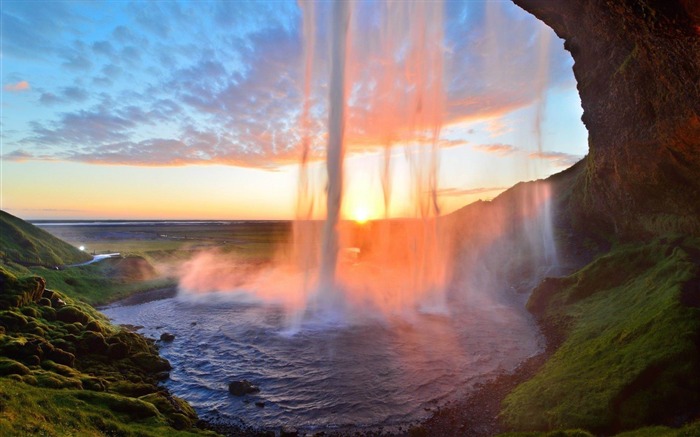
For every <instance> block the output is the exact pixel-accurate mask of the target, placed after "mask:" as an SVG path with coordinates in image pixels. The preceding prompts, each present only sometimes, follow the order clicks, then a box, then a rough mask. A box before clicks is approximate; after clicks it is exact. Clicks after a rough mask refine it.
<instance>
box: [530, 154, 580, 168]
mask: <svg viewBox="0 0 700 437" xmlns="http://www.w3.org/2000/svg"><path fill="white" fill-rule="evenodd" d="M528 156H529V157H530V158H531V159H544V160H547V161H550V162H552V164H554V165H556V166H557V167H571V166H572V165H574V164H576V163H577V162H579V161H580V160H581V158H583V157H582V156H580V155H571V154H569V153H564V152H534V153H530V154H529V155H528Z"/></svg>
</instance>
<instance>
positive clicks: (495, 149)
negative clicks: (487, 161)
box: [473, 144, 518, 156]
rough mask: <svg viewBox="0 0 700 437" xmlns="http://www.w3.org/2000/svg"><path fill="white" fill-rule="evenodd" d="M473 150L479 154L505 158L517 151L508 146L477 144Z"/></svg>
mask: <svg viewBox="0 0 700 437" xmlns="http://www.w3.org/2000/svg"><path fill="white" fill-rule="evenodd" d="M473 149H474V150H479V151H481V152H487V153H495V154H496V155H498V156H506V155H510V154H511V153H513V152H515V151H517V150H518V148H517V147H515V146H511V145H510V144H479V145H476V146H473Z"/></svg>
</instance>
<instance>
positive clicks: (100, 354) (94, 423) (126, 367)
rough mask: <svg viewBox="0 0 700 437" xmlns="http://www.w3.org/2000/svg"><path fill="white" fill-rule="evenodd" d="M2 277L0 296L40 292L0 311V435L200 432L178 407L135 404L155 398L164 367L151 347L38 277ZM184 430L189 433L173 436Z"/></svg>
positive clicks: (166, 365) (2, 272)
mask: <svg viewBox="0 0 700 437" xmlns="http://www.w3.org/2000/svg"><path fill="white" fill-rule="evenodd" d="M0 279H2V280H3V284H5V285H7V287H4V288H3V289H2V291H0V295H5V294H7V295H21V294H22V293H23V290H25V289H26V288H27V287H26V286H27V284H29V285H30V287H29V288H31V287H33V286H34V285H37V286H38V288H31V292H32V299H30V300H29V301H25V300H22V299H20V300H17V301H16V302H19V303H20V307H13V306H10V307H8V308H6V309H4V310H0V321H2V323H3V325H2V326H3V328H2V329H3V331H2V333H0V435H2V436H5V435H8V436H13V435H81V436H83V435H88V436H89V435H95V436H97V435H105V434H108V435H126V436H132V435H133V436H150V435H192V433H199V431H198V430H196V429H194V428H192V426H193V424H194V423H195V422H196V421H197V417H196V414H194V411H193V410H192V409H191V408H190V407H189V406H188V405H186V404H185V403H184V402H182V401H178V402H181V403H182V405H179V406H178V407H177V408H176V407H173V408H172V409H169V410H167V411H166V410H164V411H165V412H163V413H161V412H160V411H159V409H158V408H157V407H156V406H154V405H153V403H150V402H148V401H145V400H143V399H138V397H139V396H144V395H150V394H154V393H159V392H161V391H162V390H163V389H161V388H159V387H158V386H157V382H158V380H159V378H161V377H162V375H163V372H164V371H167V370H169V369H170V365H169V363H168V362H167V361H166V360H164V359H162V358H160V357H159V356H158V353H157V350H156V348H155V345H154V342H153V341H148V340H146V339H145V338H143V337H142V336H140V335H137V334H135V333H132V332H127V331H124V330H122V329H120V328H117V327H114V326H112V325H110V324H109V323H108V322H107V321H106V319H105V318H104V317H103V316H102V315H101V314H99V313H98V312H97V311H95V310H94V309H93V308H91V307H90V306H88V305H86V304H84V303H81V302H78V301H75V300H73V299H71V298H70V297H68V296H66V295H64V294H62V293H61V292H59V291H56V290H52V291H49V290H45V289H44V288H43V281H37V280H36V279H37V278H17V277H16V276H14V275H12V274H11V273H8V272H7V271H6V270H2V269H0ZM37 299H39V300H40V299H51V300H53V301H58V300H59V299H60V300H62V301H64V302H65V306H63V307H61V308H59V309H58V310H55V309H53V308H51V307H48V306H38V305H37V304H35V303H33V302H35V301H36V300H37ZM6 302H7V300H6ZM16 302H15V301H13V304H14V303H16ZM22 302H24V303H22ZM115 351H116V352H115ZM117 352H118V353H117ZM164 396H166V398H167V396H168V395H167V394H165V395H164ZM167 399H169V398H167ZM173 399H175V398H173ZM169 402H170V401H169ZM172 402H174V404H173V405H178V404H177V402H176V401H175V400H173V401H172ZM161 408H162V406H161ZM185 429H188V430H190V431H191V432H190V433H181V434H180V433H179V432H178V431H176V430H185Z"/></svg>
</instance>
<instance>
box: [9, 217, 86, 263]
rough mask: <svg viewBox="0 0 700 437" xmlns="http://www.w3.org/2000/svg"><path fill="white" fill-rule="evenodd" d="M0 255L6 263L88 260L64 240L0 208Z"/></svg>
mask: <svg viewBox="0 0 700 437" xmlns="http://www.w3.org/2000/svg"><path fill="white" fill-rule="evenodd" d="M0 257H1V258H2V260H3V261H4V262H5V263H9V262H14V263H17V264H21V265H39V266H47V267H53V266H59V265H64V264H73V263H79V262H83V261H87V260H89V259H90V256H89V255H88V254H86V253H84V252H82V251H80V250H78V249H77V248H75V247H73V246H71V245H70V244H68V243H66V242H65V241H62V240H60V239H58V238H56V237H54V236H53V235H51V234H49V233H48V232H46V231H44V230H42V229H39V228H38V227H36V226H34V225H32V224H30V223H27V222H25V221H24V220H22V219H19V218H17V217H15V216H13V215H10V214H8V213H6V212H4V211H0Z"/></svg>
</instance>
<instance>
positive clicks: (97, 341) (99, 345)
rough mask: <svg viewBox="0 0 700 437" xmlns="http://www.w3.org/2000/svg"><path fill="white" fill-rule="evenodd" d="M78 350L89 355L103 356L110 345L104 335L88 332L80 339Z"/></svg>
mask: <svg viewBox="0 0 700 437" xmlns="http://www.w3.org/2000/svg"><path fill="white" fill-rule="evenodd" d="M78 348H79V349H80V350H81V351H83V352H85V353H89V354H103V353H105V352H107V350H108V349H109V345H108V344H107V342H106V341H105V338H104V336H103V335H102V334H99V333H96V332H92V331H86V332H84V333H83V335H82V336H81V337H80V338H79V339H78Z"/></svg>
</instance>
